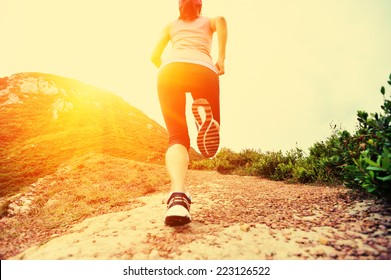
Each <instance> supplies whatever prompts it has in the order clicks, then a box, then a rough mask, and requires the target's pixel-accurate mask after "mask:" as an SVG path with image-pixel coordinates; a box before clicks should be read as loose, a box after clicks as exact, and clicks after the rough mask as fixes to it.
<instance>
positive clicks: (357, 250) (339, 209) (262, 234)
mask: <svg viewBox="0 0 391 280" xmlns="http://www.w3.org/2000/svg"><path fill="white" fill-rule="evenodd" d="M188 183H189V185H190V191H191V194H192V198H193V204H192V208H191V213H192V216H193V222H192V223H190V224H189V225H186V226H183V227H175V228H170V227H167V226H165V225H164V224H163V216H164V212H165V203H164V201H165V199H166V198H167V194H154V195H150V196H146V197H142V198H139V199H136V200H135V203H136V204H137V207H136V208H134V209H132V210H130V211H126V212H119V213H112V214H106V215H103V216H99V217H95V218H90V219H87V220H85V221H83V222H82V223H80V224H77V225H75V226H74V227H73V228H72V229H71V230H70V231H69V232H68V233H67V234H65V235H63V236H58V237H55V238H53V239H52V240H50V241H48V242H46V243H45V244H41V245H38V246H35V247H32V248H30V249H28V250H27V251H25V252H23V253H21V254H19V255H17V256H15V257H14V258H12V259H138V260H140V259H154V260H156V259H192V260H194V259H202V260H206V259H279V260H285V259H391V245H390V244H391V242H390V241H391V234H390V233H391V218H390V217H391V210H390V207H389V205H385V204H384V203H383V204H381V203H380V202H379V201H373V200H369V199H368V200H363V199H361V198H360V197H359V196H358V195H355V194H353V193H351V192H350V191H349V190H348V189H346V188H342V187H332V188H331V187H324V186H307V185H300V186H298V185H290V184H285V183H282V182H271V181H268V180H262V179H259V178H254V177H239V176H223V175H220V174H218V173H215V172H198V171H190V173H189V178H188Z"/></svg>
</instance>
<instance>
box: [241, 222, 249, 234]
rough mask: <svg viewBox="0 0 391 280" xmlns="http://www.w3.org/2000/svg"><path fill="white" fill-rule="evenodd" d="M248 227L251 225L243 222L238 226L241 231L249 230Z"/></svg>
mask: <svg viewBox="0 0 391 280" xmlns="http://www.w3.org/2000/svg"><path fill="white" fill-rule="evenodd" d="M250 228H251V226H250V225H249V224H243V225H241V226H240V230H241V231H243V232H249V231H250Z"/></svg>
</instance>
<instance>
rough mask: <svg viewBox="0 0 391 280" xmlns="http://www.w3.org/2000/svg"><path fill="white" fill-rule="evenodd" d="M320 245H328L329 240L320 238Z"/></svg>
mask: <svg viewBox="0 0 391 280" xmlns="http://www.w3.org/2000/svg"><path fill="white" fill-rule="evenodd" d="M319 243H320V244H322V245H328V244H329V240H328V239H326V238H319Z"/></svg>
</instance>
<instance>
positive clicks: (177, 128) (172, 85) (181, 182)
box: [158, 65, 190, 192]
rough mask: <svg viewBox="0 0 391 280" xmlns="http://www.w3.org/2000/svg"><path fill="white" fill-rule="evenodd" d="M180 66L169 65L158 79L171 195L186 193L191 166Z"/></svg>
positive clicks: (184, 95)
mask: <svg viewBox="0 0 391 280" xmlns="http://www.w3.org/2000/svg"><path fill="white" fill-rule="evenodd" d="M181 70H182V68H181V67H180V65H169V66H166V67H165V68H164V69H162V70H161V72H160V74H159V78H158V93H159V101H160V106H161V109H162V113H163V117H164V121H165V123H166V127H167V131H168V135H169V148H168V149H167V152H166V167H167V171H168V174H169V176H170V179H171V190H172V192H185V191H186V188H185V178H186V172H187V169H188V165H189V154H188V149H189V148H190V138H189V134H188V127H187V122H186V91H185V88H184V87H183V86H181V85H179V84H178V78H179V77H178V75H179V74H180V73H181Z"/></svg>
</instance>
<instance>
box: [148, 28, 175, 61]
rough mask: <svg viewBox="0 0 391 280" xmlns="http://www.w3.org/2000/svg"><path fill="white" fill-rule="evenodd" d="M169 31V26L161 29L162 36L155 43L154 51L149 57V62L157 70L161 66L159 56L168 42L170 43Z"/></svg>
mask: <svg viewBox="0 0 391 280" xmlns="http://www.w3.org/2000/svg"><path fill="white" fill-rule="evenodd" d="M170 29H171V24H169V25H167V26H166V27H165V28H164V29H163V31H162V35H161V37H160V39H159V41H158V42H157V44H156V46H155V49H154V50H153V52H152V55H151V61H152V63H153V64H154V65H155V66H156V67H157V68H159V67H160V65H161V64H162V59H161V56H162V54H163V51H164V49H165V48H166V46H167V44H168V42H169V41H170Z"/></svg>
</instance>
